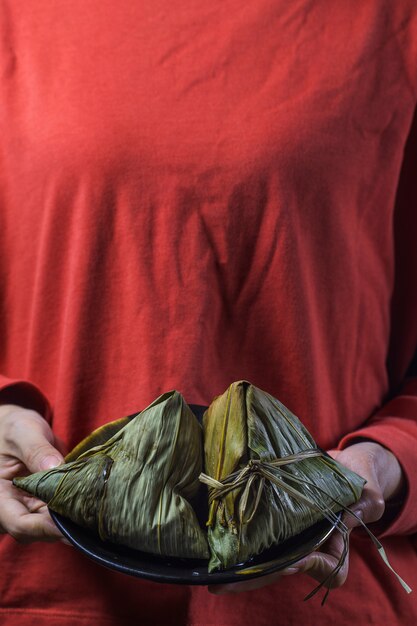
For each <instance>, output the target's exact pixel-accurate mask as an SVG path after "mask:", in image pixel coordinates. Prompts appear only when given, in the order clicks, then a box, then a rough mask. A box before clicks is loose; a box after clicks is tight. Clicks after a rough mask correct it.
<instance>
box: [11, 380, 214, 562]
mask: <svg viewBox="0 0 417 626" xmlns="http://www.w3.org/2000/svg"><path fill="white" fill-rule="evenodd" d="M114 424H115V426H111V425H110V427H109V425H108V426H107V427H106V428H107V431H106V432H108V433H110V434H112V436H110V438H109V439H108V440H107V441H105V443H100V444H99V445H93V446H92V447H91V444H95V443H97V441H101V440H102V438H103V429H99V431H95V432H94V433H93V434H92V435H91V440H90V441H89V438H87V439H86V440H85V441H84V442H82V445H81V444H80V445H79V446H77V449H78V450H79V451H81V454H80V455H77V456H76V458H75V459H73V456H74V455H72V454H70V455H69V457H67V458H70V459H73V460H71V461H70V462H68V463H66V464H64V465H62V466H60V467H58V468H54V469H52V470H47V471H45V472H39V473H36V474H33V475H31V476H28V477H24V478H17V479H15V480H14V484H15V485H17V486H18V487H20V488H22V489H25V490H26V491H28V492H30V493H32V494H33V495H35V496H37V497H38V498H40V499H41V500H43V501H44V502H47V503H48V505H49V506H50V508H51V509H52V510H54V511H56V512H58V513H60V514H62V515H64V516H66V517H68V518H70V519H71V520H73V521H74V522H76V523H77V524H80V525H82V526H86V527H88V528H92V529H95V530H98V532H99V534H100V536H101V538H102V539H105V540H110V541H113V542H115V543H120V544H123V545H126V546H130V547H132V548H136V549H138V550H143V551H145V552H150V553H154V554H161V555H167V556H179V557H192V558H208V546H207V538H206V534H205V532H204V531H203V530H202V529H201V528H200V526H199V523H198V520H197V517H196V514H195V512H194V510H193V508H192V506H191V504H190V500H191V499H192V498H193V497H194V496H195V495H196V494H197V491H198V489H199V487H200V483H199V480H198V476H199V474H200V472H201V469H202V456H203V452H202V430H201V426H200V425H199V423H198V421H197V419H196V417H195V416H194V414H193V413H192V411H191V409H190V408H189V407H188V405H187V404H186V403H185V401H184V399H183V398H182V396H181V394H179V393H178V392H176V391H173V392H168V393H166V394H164V395H162V396H160V397H159V398H158V399H157V400H155V402H153V403H152V404H151V405H150V406H149V407H148V408H147V409H145V410H144V411H142V412H141V413H139V414H138V415H137V416H135V417H134V418H133V419H131V420H130V421H129V420H124V421H123V420H118V422H115V423H113V425H114ZM97 433H99V434H97Z"/></svg>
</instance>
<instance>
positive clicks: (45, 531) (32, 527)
mask: <svg viewBox="0 0 417 626" xmlns="http://www.w3.org/2000/svg"><path fill="white" fill-rule="evenodd" d="M7 483H9V484H7ZM0 494H1V502H2V507H1V511H0V532H2V533H8V534H9V535H11V536H12V537H13V538H14V539H16V541H18V542H20V543H30V542H32V541H56V540H57V539H62V534H61V533H60V532H59V530H58V528H57V527H56V526H55V524H54V523H53V521H52V519H51V517H50V515H49V513H48V510H47V507H46V505H45V504H44V503H42V502H41V503H40V504H35V500H36V499H35V498H32V503H31V508H32V509H33V510H34V511H35V512H31V510H30V509H28V508H27V506H26V505H25V503H24V500H23V498H21V497H20V495H19V490H18V489H15V487H13V485H12V484H11V483H10V482H9V481H5V480H2V481H0Z"/></svg>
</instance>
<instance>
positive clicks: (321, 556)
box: [295, 531, 351, 588]
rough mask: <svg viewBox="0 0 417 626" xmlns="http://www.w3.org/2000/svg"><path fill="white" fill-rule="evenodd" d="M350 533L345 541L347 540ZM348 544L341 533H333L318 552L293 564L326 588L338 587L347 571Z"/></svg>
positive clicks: (344, 578)
mask: <svg viewBox="0 0 417 626" xmlns="http://www.w3.org/2000/svg"><path fill="white" fill-rule="evenodd" d="M350 532H351V531H349V532H348V536H347V538H346V540H347V541H348V540H349V535H350ZM348 547H349V545H348V543H346V544H345V538H344V536H343V535H342V534H341V533H338V532H335V533H333V535H332V536H331V537H330V539H329V540H328V541H327V542H326V543H325V544H323V546H322V547H321V548H320V550H318V551H316V552H312V553H311V554H309V555H308V556H307V557H305V558H304V559H302V560H301V561H299V562H298V563H296V564H295V566H296V567H298V568H299V571H300V572H304V573H306V574H308V575H309V576H310V577H311V578H314V580H317V582H319V583H323V584H324V585H325V586H326V587H329V588H334V587H340V586H341V585H343V584H344V582H345V581H346V578H347V575H348V571H349V551H348Z"/></svg>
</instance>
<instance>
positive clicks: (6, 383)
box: [0, 374, 52, 422]
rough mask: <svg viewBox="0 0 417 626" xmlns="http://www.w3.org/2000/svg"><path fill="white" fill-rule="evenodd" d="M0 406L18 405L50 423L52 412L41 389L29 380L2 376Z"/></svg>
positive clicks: (0, 378) (0, 381) (0, 376)
mask: <svg viewBox="0 0 417 626" xmlns="http://www.w3.org/2000/svg"><path fill="white" fill-rule="evenodd" d="M0 404H16V405H18V406H22V407H24V408H25V409H32V410H34V411H37V412H38V413H40V414H41V415H42V416H43V417H44V418H45V419H46V420H47V421H48V422H50V421H51V417H52V410H51V405H50V404H49V401H48V398H47V397H46V396H45V394H44V393H43V392H42V391H41V389H39V387H38V386H37V385H35V384H33V383H31V382H29V381H27V380H14V379H11V378H7V377H6V376H2V375H1V374H0Z"/></svg>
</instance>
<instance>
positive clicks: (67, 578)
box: [0, 0, 417, 626]
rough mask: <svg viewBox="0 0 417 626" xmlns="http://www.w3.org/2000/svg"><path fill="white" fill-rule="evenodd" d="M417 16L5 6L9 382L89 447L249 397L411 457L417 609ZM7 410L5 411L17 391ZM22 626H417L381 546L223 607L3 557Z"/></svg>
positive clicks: (0, 246) (0, 617) (72, 558)
mask: <svg viewBox="0 0 417 626" xmlns="http://www.w3.org/2000/svg"><path fill="white" fill-rule="evenodd" d="M416 93H417V9H416V3H415V2H414V0H409V1H408V0H399V1H396V2H392V1H391V0H382V1H378V2H376V1H375V2H374V1H369V2H353V1H348V2H330V1H326V0H315V1H314V2H312V1H311V0H294V1H293V2H286V1H285V2H284V1H283V0H276V1H272V0H256V1H255V0H248V1H247V2H243V3H242V2H241V1H237V0H221V1H220V0H212V1H211V2H193V1H192V0H178V1H177V2H169V1H168V0H144V1H142V2H131V1H129V0H118V1H117V2H116V1H113V0H91V1H89V2H85V1H84V0H54V2H50V0H37V1H36V2H35V1H34V0H0V372H1V373H2V377H1V379H0V382H1V388H2V389H3V390H4V391H3V396H2V397H3V401H4V398H7V399H8V401H10V398H12V399H13V401H14V402H16V403H21V404H23V406H28V407H33V408H36V409H37V410H39V411H41V412H42V414H43V415H44V416H45V417H46V418H47V419H49V420H51V423H52V426H53V429H54V431H55V432H56V434H57V436H58V437H60V438H61V439H62V440H63V441H65V442H66V444H67V445H68V447H71V446H73V445H75V444H76V443H77V442H78V441H79V440H80V439H81V438H82V437H84V436H85V435H87V434H88V433H89V432H90V431H91V430H92V429H93V428H94V427H96V426H98V425H100V424H103V423H105V422H106V421H109V420H112V419H116V418H118V417H122V416H124V415H127V414H130V413H133V412H134V411H137V410H139V409H142V408H144V407H145V406H146V405H147V404H148V403H150V402H151V401H152V400H153V399H154V398H155V397H157V396H158V395H159V394H161V393H162V392H164V391H167V390H169V389H173V388H175V389H177V390H178V391H180V392H182V393H183V394H184V396H185V398H186V400H187V401H188V402H190V403H198V404H207V403H209V402H210V401H211V400H212V398H213V397H214V396H215V395H216V394H219V393H222V392H223V391H224V390H225V389H226V387H227V386H228V385H229V384H230V383H231V382H232V381H234V380H239V379H247V380H250V381H251V382H253V383H254V384H256V385H257V386H259V387H261V388H262V389H265V390H266V391H268V392H270V393H272V394H273V395H275V396H276V397H278V398H280V400H281V401H282V402H284V403H285V404H286V405H287V406H288V407H289V408H290V409H291V410H292V411H294V412H295V413H296V414H297V415H298V416H299V417H300V418H301V419H302V421H303V422H304V423H305V424H306V426H307V427H308V428H309V429H310V431H311V432H312V434H313V436H314V437H315V438H316V440H317V442H318V444H319V445H320V446H322V447H325V448H330V447H332V446H337V445H338V444H340V445H342V446H343V445H348V443H349V442H350V441H352V440H353V439H352V438H354V437H356V436H358V434H361V435H363V436H366V437H369V438H372V439H374V440H375V441H378V442H380V443H382V444H383V445H385V446H386V447H388V448H390V449H391V450H393V452H394V453H395V454H396V455H397V457H398V458H399V460H400V462H401V463H402V466H403V468H404V471H405V473H406V476H407V480H408V497H407V500H406V502H405V504H404V507H403V509H402V511H401V513H400V515H399V516H398V518H397V519H395V520H394V521H393V523H392V525H391V526H390V528H388V529H387V530H386V532H385V535H384V538H383V543H384V547H385V548H386V551H387V553H388V555H389V556H390V559H391V561H392V564H393V566H394V567H395V568H396V569H397V570H398V572H399V573H400V574H401V576H403V578H404V579H405V580H406V581H407V582H408V583H409V584H410V586H411V587H415V588H417V574H416V572H417V555H416V550H415V535H414V533H415V532H416V530H417V385H416V383H415V382H413V381H410V382H409V383H408V387H407V388H406V389H404V391H401V385H402V382H403V381H404V378H405V375H406V371H407V368H408V365H409V363H410V362H411V360H412V356H413V353H414V351H415V349H416V347H417V295H416V294H417V289H416V287H417V272H416V267H417V246H416V244H415V242H416V240H417V239H416V235H417V227H416V221H417V220H416V177H415V174H414V172H415V167H416V151H417V141H416V135H415V130H414V127H413V116H414V112H415V108H416ZM0 393H1V392H0ZM0 560H1V571H0V591H1V597H0V622H1V624H2V625H3V626H29V625H32V624H37V625H38V624H46V625H50V626H72V625H73V624H74V625H75V624H80V625H87V624H92V623H97V624H104V625H106V626H116V625H117V626H119V625H121V624H143V625H148V624H156V625H164V624H175V625H179V626H181V625H183V626H203V625H204V626H209V625H212V626H214V625H216V626H237V625H239V626H245V625H247V626H249V625H256V626H266V625H268V626H270V625H271V624H277V623H280V624H285V625H292V624H294V625H295V624H297V625H298V624H300V623H302V624H303V626H309V625H314V626H316V625H317V624H322V623H323V624H324V623H326V624H327V623H333V624H338V626H343V625H345V624H346V625H347V624H349V626H350V625H351V624H378V625H380V624H393V625H396V624H406V625H411V624H416V623H417V590H415V591H414V593H413V594H411V595H410V596H407V595H406V594H405V592H404V591H403V590H402V589H401V587H400V586H399V584H398V582H397V581H396V579H395V578H394V576H392V575H391V573H390V572H389V571H388V569H387V568H385V566H384V565H383V563H382V561H381V560H380V559H379V556H378V555H377V553H376V550H375V548H374V547H373V546H372V545H371V544H370V542H369V541H368V540H367V539H364V538H362V537H361V533H357V534H356V533H355V532H354V533H353V535H352V541H351V563H350V576H349V578H348V581H347V583H346V584H345V585H344V586H343V588H341V589H338V590H335V591H333V592H332V593H331V594H330V597H329V600H328V603H327V604H326V605H325V607H323V608H321V607H320V601H319V599H318V598H314V599H312V600H311V601H309V602H308V603H303V601H302V600H303V597H304V596H305V595H306V594H307V593H308V592H309V591H310V590H311V589H312V588H313V587H314V585H315V583H314V581H312V580H311V579H310V578H308V577H307V576H305V575H298V576H297V577H295V578H294V577H291V576H289V577H286V578H285V579H283V580H282V581H279V582H278V583H276V584H274V585H271V586H269V587H265V588H263V589H261V590H259V591H253V592H247V593H244V594H239V595H232V596H219V597H217V596H214V595H211V594H209V593H208V591H207V589H205V588H191V587H181V586H169V585H158V584H153V583H149V582H144V581H141V580H136V579H132V578H129V577H126V576H123V575H119V574H116V573H113V572H111V571H107V570H105V569H104V568H101V567H99V566H96V565H94V564H93V563H91V562H89V561H88V560H86V559H85V558H83V557H82V556H81V555H80V554H78V553H77V551H76V550H74V549H72V548H70V547H67V546H64V545H58V544H42V543H37V544H33V545H27V546H23V545H18V544H16V543H15V542H14V541H13V540H12V539H11V538H10V537H8V536H2V538H1V541H0Z"/></svg>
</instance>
